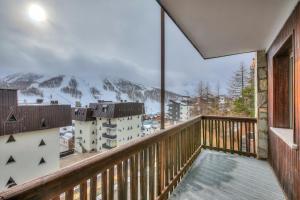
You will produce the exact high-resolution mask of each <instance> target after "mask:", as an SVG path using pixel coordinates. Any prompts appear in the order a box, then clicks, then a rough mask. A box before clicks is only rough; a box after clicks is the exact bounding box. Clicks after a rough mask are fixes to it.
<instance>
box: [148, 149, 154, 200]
mask: <svg viewBox="0 0 300 200" xmlns="http://www.w3.org/2000/svg"><path fill="white" fill-rule="evenodd" d="M154 148H155V146H153V145H151V146H150V147H149V199H150V200H151V199H154Z"/></svg>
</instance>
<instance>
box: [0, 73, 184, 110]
mask: <svg viewBox="0 0 300 200" xmlns="http://www.w3.org/2000/svg"><path fill="white" fill-rule="evenodd" d="M0 87H12V88H16V89H19V92H18V100H19V102H20V103H35V102H36V100H37V99H43V100H44V102H50V101H51V100H58V101H59V103H60V104H71V105H72V106H75V104H76V102H80V103H81V105H82V106H86V105H88V104H89V103H91V102H97V101H98V100H100V99H101V100H110V101H121V100H127V101H139V102H144V103H145V109H146V113H157V112H159V110H160V103H159V102H160V89H158V88H155V87H148V86H144V85H142V84H138V83H134V82H132V81H129V80H125V79H122V78H103V79H101V78H99V79H97V80H94V79H93V80H92V81H89V80H86V79H83V78H81V77H78V76H70V75H55V76H49V75H41V74H34V73H26V74H22V73H18V74H11V75H8V76H6V77H4V78H2V79H0ZM179 96H180V95H179V94H176V93H173V92H170V91H167V92H166V100H167V101H166V102H168V100H169V99H176V98H178V97H179Z"/></svg>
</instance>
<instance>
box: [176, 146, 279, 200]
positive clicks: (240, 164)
mask: <svg viewBox="0 0 300 200" xmlns="http://www.w3.org/2000/svg"><path fill="white" fill-rule="evenodd" d="M170 199H172V200H177V199H180V200H185V199H186V200H194V199H195V200H201V199H205V200H214V199H220V200H235V199H236V200H245V199H251V200H252V199H264V200H268V199H270V200H281V199H285V196H284V193H283V191H282V189H281V187H280V185H279V183H278V181H277V179H276V177H275V174H274V173H273V171H272V169H271V166H270V165H269V164H268V162H266V161H261V160H257V159H254V158H248V157H243V156H238V155H232V154H225V153H220V152H215V151H208V150H204V151H202V153H201V154H200V156H199V157H198V158H197V159H196V161H195V162H194V164H193V166H192V168H191V169H190V171H189V172H188V173H187V175H186V176H185V177H184V178H183V180H182V181H181V182H180V184H179V185H178V186H177V187H176V189H175V190H174V192H173V193H172V195H171V197H170Z"/></svg>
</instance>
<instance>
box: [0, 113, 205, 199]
mask: <svg viewBox="0 0 300 200" xmlns="http://www.w3.org/2000/svg"><path fill="white" fill-rule="evenodd" d="M200 120H201V117H200V116H198V117H195V118H193V119H191V120H189V121H187V122H184V123H180V124H178V125H175V126H172V127H171V128H168V129H166V130H161V131H158V132H157V133H155V134H152V135H148V136H145V137H143V138H140V139H137V140H135V141H132V142H129V143H127V144H125V145H122V146H120V147H117V148H114V149H112V150H110V151H107V152H104V153H102V154H99V155H95V156H92V157H90V158H87V159H85V160H82V161H80V162H77V163H75V164H73V165H71V166H68V167H65V168H63V169H60V170H59V171H57V172H54V173H52V174H49V175H46V176H43V177H40V178H37V179H34V180H32V181H29V182H26V183H24V184H21V185H17V186H15V187H12V188H10V189H8V190H6V191H4V192H1V193H0V198H2V199H24V200H25V199H49V198H52V197H53V196H55V195H58V194H60V193H63V192H65V191H66V190H68V189H69V188H72V187H75V186H76V185H78V184H79V183H81V182H82V181H86V180H87V179H89V178H91V177H93V176H94V175H95V174H98V173H100V172H102V171H103V170H105V169H108V168H110V167H112V166H114V165H115V164H117V163H119V162H120V161H122V160H125V159H128V158H129V157H131V156H132V155H134V154H135V153H138V152H139V151H141V150H143V149H145V148H146V147H148V146H149V145H152V144H155V143H157V142H160V141H162V140H163V139H164V138H166V137H171V136H173V135H174V134H176V133H178V132H180V131H182V130H184V129H186V128H188V127H190V126H192V125H194V124H195V123H197V122H199V121H200Z"/></svg>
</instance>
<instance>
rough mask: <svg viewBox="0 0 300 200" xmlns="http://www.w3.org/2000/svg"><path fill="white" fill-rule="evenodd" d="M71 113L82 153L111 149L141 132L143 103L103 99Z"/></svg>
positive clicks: (78, 147) (76, 147) (76, 144)
mask: <svg viewBox="0 0 300 200" xmlns="http://www.w3.org/2000/svg"><path fill="white" fill-rule="evenodd" d="M72 113H73V120H75V150H76V151H77V152H80V153H85V152H93V151H98V152H101V151H105V150H109V149H112V148H114V147H117V146H119V145H122V144H125V143H127V142H129V141H131V140H133V139H135V138H137V137H140V136H141V133H142V116H143V114H144V104H143V103H137V102H118V103H116V102H107V101H100V102H98V103H91V104H90V105H89V107H88V108H75V109H74V111H73V112H72Z"/></svg>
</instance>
